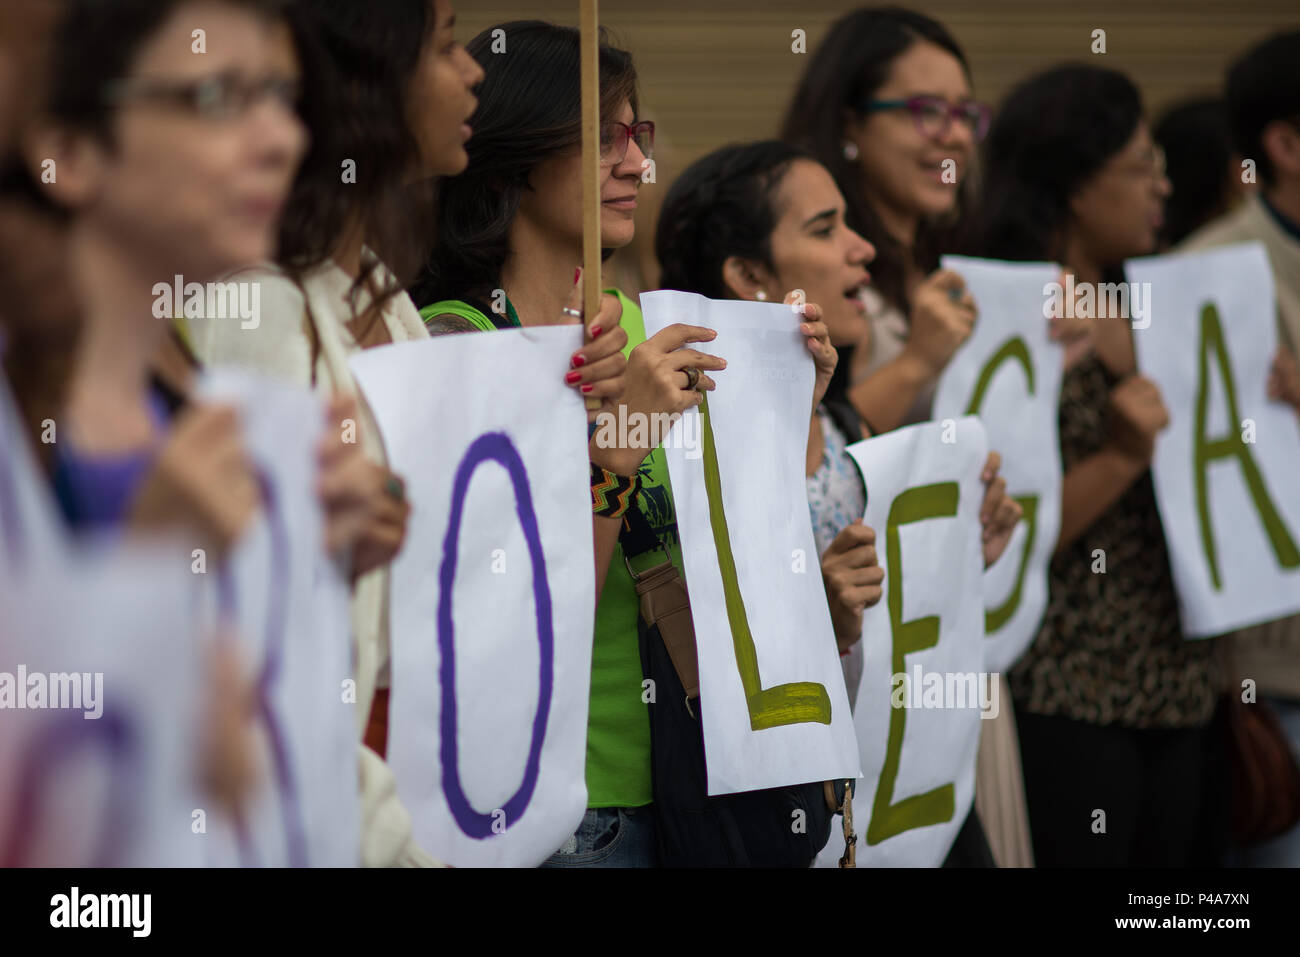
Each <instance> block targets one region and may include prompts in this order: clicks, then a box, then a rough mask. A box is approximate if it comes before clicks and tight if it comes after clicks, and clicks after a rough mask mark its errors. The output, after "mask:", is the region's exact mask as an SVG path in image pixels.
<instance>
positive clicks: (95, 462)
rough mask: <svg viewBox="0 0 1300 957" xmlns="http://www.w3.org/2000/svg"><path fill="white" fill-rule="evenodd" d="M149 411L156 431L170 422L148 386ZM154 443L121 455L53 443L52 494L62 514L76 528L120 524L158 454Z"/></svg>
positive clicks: (160, 399) (164, 407) (159, 399)
mask: <svg viewBox="0 0 1300 957" xmlns="http://www.w3.org/2000/svg"><path fill="white" fill-rule="evenodd" d="M149 414H150V417H151V418H152V419H153V423H154V427H155V428H156V429H157V431H158V432H166V431H167V429H168V425H169V421H168V419H169V416H168V408H167V403H166V401H165V400H164V399H163V397H162V395H160V394H159V392H158V391H157V389H152V388H151V389H150V390H149ZM157 451H158V450H157V444H156V443H155V444H154V445H151V446H150V447H149V448H147V449H141V450H140V451H138V452H129V453H126V454H124V455H111V456H86V455H82V454H80V453H79V452H78V451H77V450H76V449H75V448H70V447H69V446H68V445H67V443H56V444H55V464H54V494H55V496H56V497H57V498H58V501H59V506H60V507H61V508H62V509H63V515H64V518H66V519H67V520H68V524H69V525H71V526H72V528H73V529H75V530H77V531H89V530H92V529H93V530H101V531H102V530H110V529H112V528H113V527H115V526H117V525H120V524H121V523H122V522H123V521H124V520H125V519H126V515H127V512H128V511H129V510H130V508H131V503H132V501H133V500H134V498H135V494H136V492H137V491H138V490H139V487H140V482H141V481H142V480H143V479H144V477H145V475H146V474H147V473H148V471H149V467H150V466H151V465H152V464H153V460H154V457H155V456H156V455H157Z"/></svg>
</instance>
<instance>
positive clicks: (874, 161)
mask: <svg viewBox="0 0 1300 957" xmlns="http://www.w3.org/2000/svg"><path fill="white" fill-rule="evenodd" d="M989 121H990V111H989V108H988V107H987V106H985V105H984V104H982V103H980V102H978V101H976V100H975V99H974V98H973V94H972V92H971V75H970V67H969V65H968V64H967V62H966V57H965V55H964V54H963V53H962V50H961V47H960V46H958V44H957V41H956V40H955V39H953V37H952V35H951V34H950V33H949V32H948V31H947V29H945V28H944V27H943V25H942V24H939V23H937V22H935V21H934V20H931V19H930V18H929V17H927V16H924V15H923V14H920V13H915V12H913V11H911V10H904V9H901V8H899V7H865V8H862V9H860V10H856V11H854V12H853V13H850V14H848V15H847V16H844V17H842V18H841V19H840V20H838V21H837V22H836V23H834V24H833V25H832V26H831V27H830V29H829V30H828V31H827V33H826V39H825V40H824V41H823V43H822V45H821V47H820V49H819V50H818V51H817V53H816V54H815V55H814V56H813V57H811V58H810V60H809V65H808V69H807V71H806V72H805V73H804V75H803V78H802V80H801V81H800V84H799V88H798V90H797V91H796V93H795V96H794V99H793V101H792V102H791V104H790V108H789V111H788V113H787V114H786V119H785V123H784V126H783V129H782V134H781V135H782V138H783V139H785V140H786V141H787V142H790V143H792V144H794V145H797V146H801V147H803V148H805V149H807V150H808V151H809V152H811V153H812V154H813V156H814V157H815V158H816V159H817V160H818V161H819V162H820V163H821V164H822V165H823V166H825V167H826V168H827V169H828V170H829V171H830V172H831V175H832V177H833V178H834V179H835V184H836V186H838V187H839V190H840V192H841V193H842V194H843V195H844V199H845V202H846V210H845V222H846V224H847V225H848V226H849V228H851V229H853V230H854V231H855V232H857V233H859V234H860V235H861V236H862V237H863V238H865V239H866V240H868V241H869V242H870V243H871V244H872V245H873V246H875V247H876V259H875V261H874V262H873V263H872V266H871V274H872V285H871V286H868V287H865V288H861V289H852V290H846V292H845V294H846V295H848V296H851V297H854V298H859V297H860V298H861V299H862V300H863V301H864V302H865V304H866V306H867V312H868V315H869V316H870V319H871V322H870V324H869V327H868V333H867V336H866V337H865V338H864V340H863V341H862V342H860V343H859V344H858V345H857V347H856V348H845V347H841V348H840V350H839V351H840V368H839V370H838V372H837V377H842V378H843V379H844V380H845V381H843V382H840V381H837V382H836V383H835V384H834V385H833V386H832V391H833V392H840V393H841V394H847V395H848V398H849V400H850V401H851V402H852V404H853V406H854V407H855V408H856V410H857V412H858V414H859V415H861V416H862V418H863V420H864V421H865V422H866V424H867V426H868V428H869V430H870V432H871V433H873V434H879V433H881V432H887V431H890V430H892V429H896V428H898V427H900V426H904V425H911V424H914V423H916V422H923V421H926V420H928V419H929V418H930V417H931V404H932V401H933V396H934V388H935V383H936V382H937V381H938V378H939V375H940V373H942V371H943V369H944V367H945V366H946V365H947V364H948V361H949V359H951V358H952V356H953V353H955V352H956V351H957V348H958V347H959V346H960V345H961V344H962V343H963V342H964V341H965V340H966V338H967V337H968V336H969V335H970V332H971V329H972V327H973V326H974V323H975V318H976V315H977V309H976V304H975V301H974V298H973V297H972V296H971V294H970V293H969V292H967V290H966V287H965V283H964V282H963V281H962V278H961V277H960V276H959V275H957V274H956V273H954V272H951V271H948V270H942V269H937V268H936V267H937V266H938V264H939V257H940V256H941V255H942V254H944V253H947V252H955V251H956V250H957V246H958V236H957V233H958V229H959V227H960V226H961V225H962V219H963V214H964V212H965V210H966V208H967V206H968V205H969V193H970V191H971V183H970V180H971V171H972V167H973V165H974V162H975V155H976V147H977V144H978V143H979V141H980V140H981V139H983V137H984V134H985V133H986V132H987V131H988V126H989ZM990 464H992V463H990ZM999 680H1001V679H999ZM1007 699H1008V696H1007V695H1003V696H1002V700H1007ZM983 725H984V727H983V736H982V739H981V744H980V758H979V769H978V771H977V776H976V777H977V787H976V807H977V808H978V809H979V810H980V813H979V814H976V813H975V812H972V813H971V816H970V817H969V818H968V820H967V827H965V828H963V830H962V832H961V834H959V836H958V838H957V843H956V845H955V846H954V849H953V853H952V854H951V855H950V857H949V861H948V863H949V864H950V865H954V866H961V865H969V864H979V863H985V864H988V863H993V862H995V861H996V862H997V863H1000V864H1002V865H1003V866H1024V865H1028V864H1030V863H1031V853H1030V849H1029V829H1028V823H1027V819H1026V815H1025V811H1024V793H1023V785H1022V783H1021V774H1020V760H1019V753H1018V751H1017V749H1016V744H1015V728H1014V721H1013V719H1012V718H1011V716H1010V713H1009V709H1005V708H1004V709H1002V712H1001V715H1000V716H999V718H998V719H995V720H992V721H986V722H983ZM981 815H987V817H988V819H987V820H985V821H984V827H985V828H987V831H988V838H989V841H988V844H989V845H991V847H992V850H993V852H994V853H993V856H992V858H990V857H989V847H988V846H986V844H985V840H984V835H983V834H981V833H980V831H981V826H980V817H981Z"/></svg>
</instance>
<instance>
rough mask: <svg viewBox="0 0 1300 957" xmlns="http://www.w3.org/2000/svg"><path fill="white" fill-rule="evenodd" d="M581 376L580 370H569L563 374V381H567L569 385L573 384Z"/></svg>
mask: <svg viewBox="0 0 1300 957" xmlns="http://www.w3.org/2000/svg"><path fill="white" fill-rule="evenodd" d="M581 378H582V373H581V372H569V373H567V374H566V375H565V376H564V381H565V382H567V383H569V385H573V383H575V382H577V381H578V380H579V379H581Z"/></svg>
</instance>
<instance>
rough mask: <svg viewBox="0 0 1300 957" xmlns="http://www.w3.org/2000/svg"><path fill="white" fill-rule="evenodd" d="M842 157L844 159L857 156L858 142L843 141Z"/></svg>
mask: <svg viewBox="0 0 1300 957" xmlns="http://www.w3.org/2000/svg"><path fill="white" fill-rule="evenodd" d="M844 158H845V159H846V160H855V159H857V158H858V144H857V143H855V142H853V141H852V140H845V142H844Z"/></svg>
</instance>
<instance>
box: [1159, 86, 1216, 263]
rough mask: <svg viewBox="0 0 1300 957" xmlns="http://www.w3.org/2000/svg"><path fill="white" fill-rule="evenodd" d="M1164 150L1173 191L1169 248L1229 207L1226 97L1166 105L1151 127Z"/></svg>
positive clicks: (1164, 235)
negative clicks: (1224, 103) (1157, 120)
mask: <svg viewBox="0 0 1300 957" xmlns="http://www.w3.org/2000/svg"><path fill="white" fill-rule="evenodd" d="M1151 135H1152V137H1153V138H1154V139H1155V141H1156V142H1157V143H1159V144H1160V148H1161V149H1163V150H1164V151H1165V157H1166V159H1167V161H1168V165H1167V167H1166V175H1167V176H1168V177H1169V182H1170V183H1171V184H1172V185H1173V188H1174V191H1173V192H1172V193H1171V194H1170V195H1169V198H1168V199H1167V200H1166V201H1165V224H1164V228H1162V229H1161V230H1160V234H1161V239H1162V241H1163V244H1164V245H1166V246H1172V245H1174V244H1176V243H1180V242H1182V241H1183V240H1184V239H1185V238H1186V237H1187V236H1189V235H1191V234H1192V233H1193V232H1195V231H1196V230H1197V229H1199V228H1200V227H1201V226H1204V225H1205V224H1206V223H1208V222H1209V221H1210V220H1211V219H1214V218H1215V217H1216V216H1218V215H1219V214H1220V213H1222V212H1224V211H1225V210H1226V209H1227V208H1228V204H1229V202H1230V201H1231V193H1230V186H1229V184H1228V177H1229V176H1230V175H1231V173H1232V171H1231V170H1230V169H1229V168H1228V164H1229V163H1230V162H1231V161H1232V132H1231V130H1230V129H1229V127H1228V111H1227V110H1226V109H1225V108H1224V105H1223V100H1219V99H1212V98H1204V99H1195V100H1186V101H1184V102H1182V103H1179V104H1177V105H1176V106H1173V107H1171V108H1170V109H1168V110H1167V111H1166V112H1165V113H1164V115H1163V116H1161V118H1160V122H1158V123H1157V124H1156V125H1155V129H1153V130H1152V131H1151Z"/></svg>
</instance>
